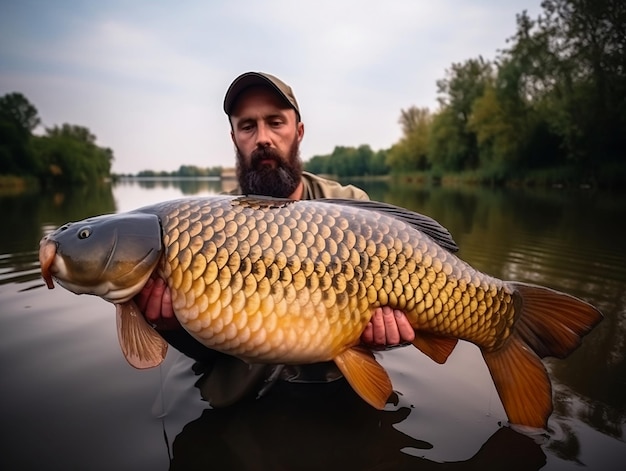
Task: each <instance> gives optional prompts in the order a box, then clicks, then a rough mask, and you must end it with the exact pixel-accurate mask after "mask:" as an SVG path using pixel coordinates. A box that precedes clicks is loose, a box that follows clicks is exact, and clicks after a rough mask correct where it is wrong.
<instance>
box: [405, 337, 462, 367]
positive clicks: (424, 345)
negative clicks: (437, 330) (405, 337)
mask: <svg viewBox="0 0 626 471" xmlns="http://www.w3.org/2000/svg"><path fill="white" fill-rule="evenodd" d="M458 341H459V339H452V338H449V337H440V336H438V335H432V334H429V333H427V332H420V331H417V332H415V340H413V345H415V347H417V348H418V349H419V350H420V351H421V352H422V353H424V354H425V355H427V356H429V357H430V358H431V359H432V360H434V361H436V362H437V363H439V364H440V365H443V364H444V363H445V362H446V361H447V360H448V357H449V356H450V354H451V353H452V350H454V347H456V344H457V343H458Z"/></svg>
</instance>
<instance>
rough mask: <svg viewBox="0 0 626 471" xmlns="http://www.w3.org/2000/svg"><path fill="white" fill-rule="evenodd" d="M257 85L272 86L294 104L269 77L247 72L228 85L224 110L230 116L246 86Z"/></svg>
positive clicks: (282, 96)
mask: <svg viewBox="0 0 626 471" xmlns="http://www.w3.org/2000/svg"><path fill="white" fill-rule="evenodd" d="M255 85H263V86H267V87H270V88H271V89H272V90H274V91H275V92H276V93H277V94H278V95H279V96H280V97H281V98H282V99H283V100H285V102H287V103H288V104H289V106H293V105H291V103H290V100H289V98H288V97H287V96H285V93H284V92H283V91H282V90H281V89H280V88H278V86H277V85H276V84H275V83H274V82H273V81H272V80H271V79H270V78H269V77H266V76H265V75H263V74H261V73H259V72H246V73H245V74H242V75H240V76H239V77H237V78H236V79H235V80H234V81H233V83H231V84H230V87H228V90H227V91H226V96H225V97H224V112H225V113H226V114H227V115H228V116H230V115H231V113H232V111H233V107H234V106H235V102H236V101H237V98H238V97H239V95H240V94H241V92H243V91H244V90H245V89H246V88H248V87H252V86H255ZM296 111H297V110H296Z"/></svg>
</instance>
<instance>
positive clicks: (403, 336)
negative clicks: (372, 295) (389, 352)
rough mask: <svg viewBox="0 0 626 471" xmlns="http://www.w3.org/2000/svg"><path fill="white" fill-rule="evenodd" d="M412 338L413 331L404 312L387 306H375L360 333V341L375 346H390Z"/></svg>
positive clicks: (410, 340)
mask: <svg viewBox="0 0 626 471" xmlns="http://www.w3.org/2000/svg"><path fill="white" fill-rule="evenodd" d="M414 339H415V331H414V330H413V327H411V324H410V323H409V320H408V319H407V318H406V316H405V315H404V312H402V311H399V310H397V309H392V308H390V307H389V306H383V307H379V308H376V310H375V311H374V314H373V315H372V318H371V319H370V321H369V323H368V324H367V326H366V327H365V330H364V331H363V334H361V342H363V343H365V344H367V345H373V346H375V347H390V346H393V345H398V344H400V343H404V342H412V341H413V340H414Z"/></svg>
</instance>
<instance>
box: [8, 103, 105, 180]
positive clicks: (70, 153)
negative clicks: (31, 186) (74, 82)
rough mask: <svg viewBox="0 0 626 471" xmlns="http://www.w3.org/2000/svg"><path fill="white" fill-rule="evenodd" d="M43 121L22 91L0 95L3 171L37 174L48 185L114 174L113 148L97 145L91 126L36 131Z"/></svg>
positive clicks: (23, 175)
mask: <svg viewBox="0 0 626 471" xmlns="http://www.w3.org/2000/svg"><path fill="white" fill-rule="evenodd" d="M40 123H41V119H40V118H39V114H38V111H37V109H36V108H35V106H34V105H33V104H31V103H30V102H29V101H28V99H27V98H26V97H25V96H24V95H23V94H21V93H17V92H14V93H8V94H6V95H4V96H2V97H0V175H11V176H17V177H36V178H37V179H39V181H40V182H41V183H42V184H43V185H45V186H48V185H51V184H55V183H63V184H66V183H86V182H90V181H97V180H101V179H103V178H106V177H109V176H110V175H111V164H112V163H113V159H114V157H113V151H112V150H111V149H109V148H104V147H100V146H98V145H97V144H96V136H95V135H93V134H92V133H91V132H90V131H89V129H87V128H86V127H83V126H76V125H71V124H63V125H62V126H53V127H51V128H46V129H45V133H44V135H42V136H38V135H34V134H33V131H34V130H35V128H36V127H37V126H39V124H40Z"/></svg>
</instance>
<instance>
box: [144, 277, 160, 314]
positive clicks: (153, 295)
mask: <svg viewBox="0 0 626 471" xmlns="http://www.w3.org/2000/svg"><path fill="white" fill-rule="evenodd" d="M164 291H165V282H164V281H163V280H162V279H161V278H157V279H156V280H154V282H153V283H152V290H151V292H150V295H149V297H148V299H147V302H146V305H145V308H144V309H143V315H144V316H145V317H146V319H147V320H148V322H152V323H156V322H157V321H159V320H160V318H161V305H162V303H163V292H164Z"/></svg>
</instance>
